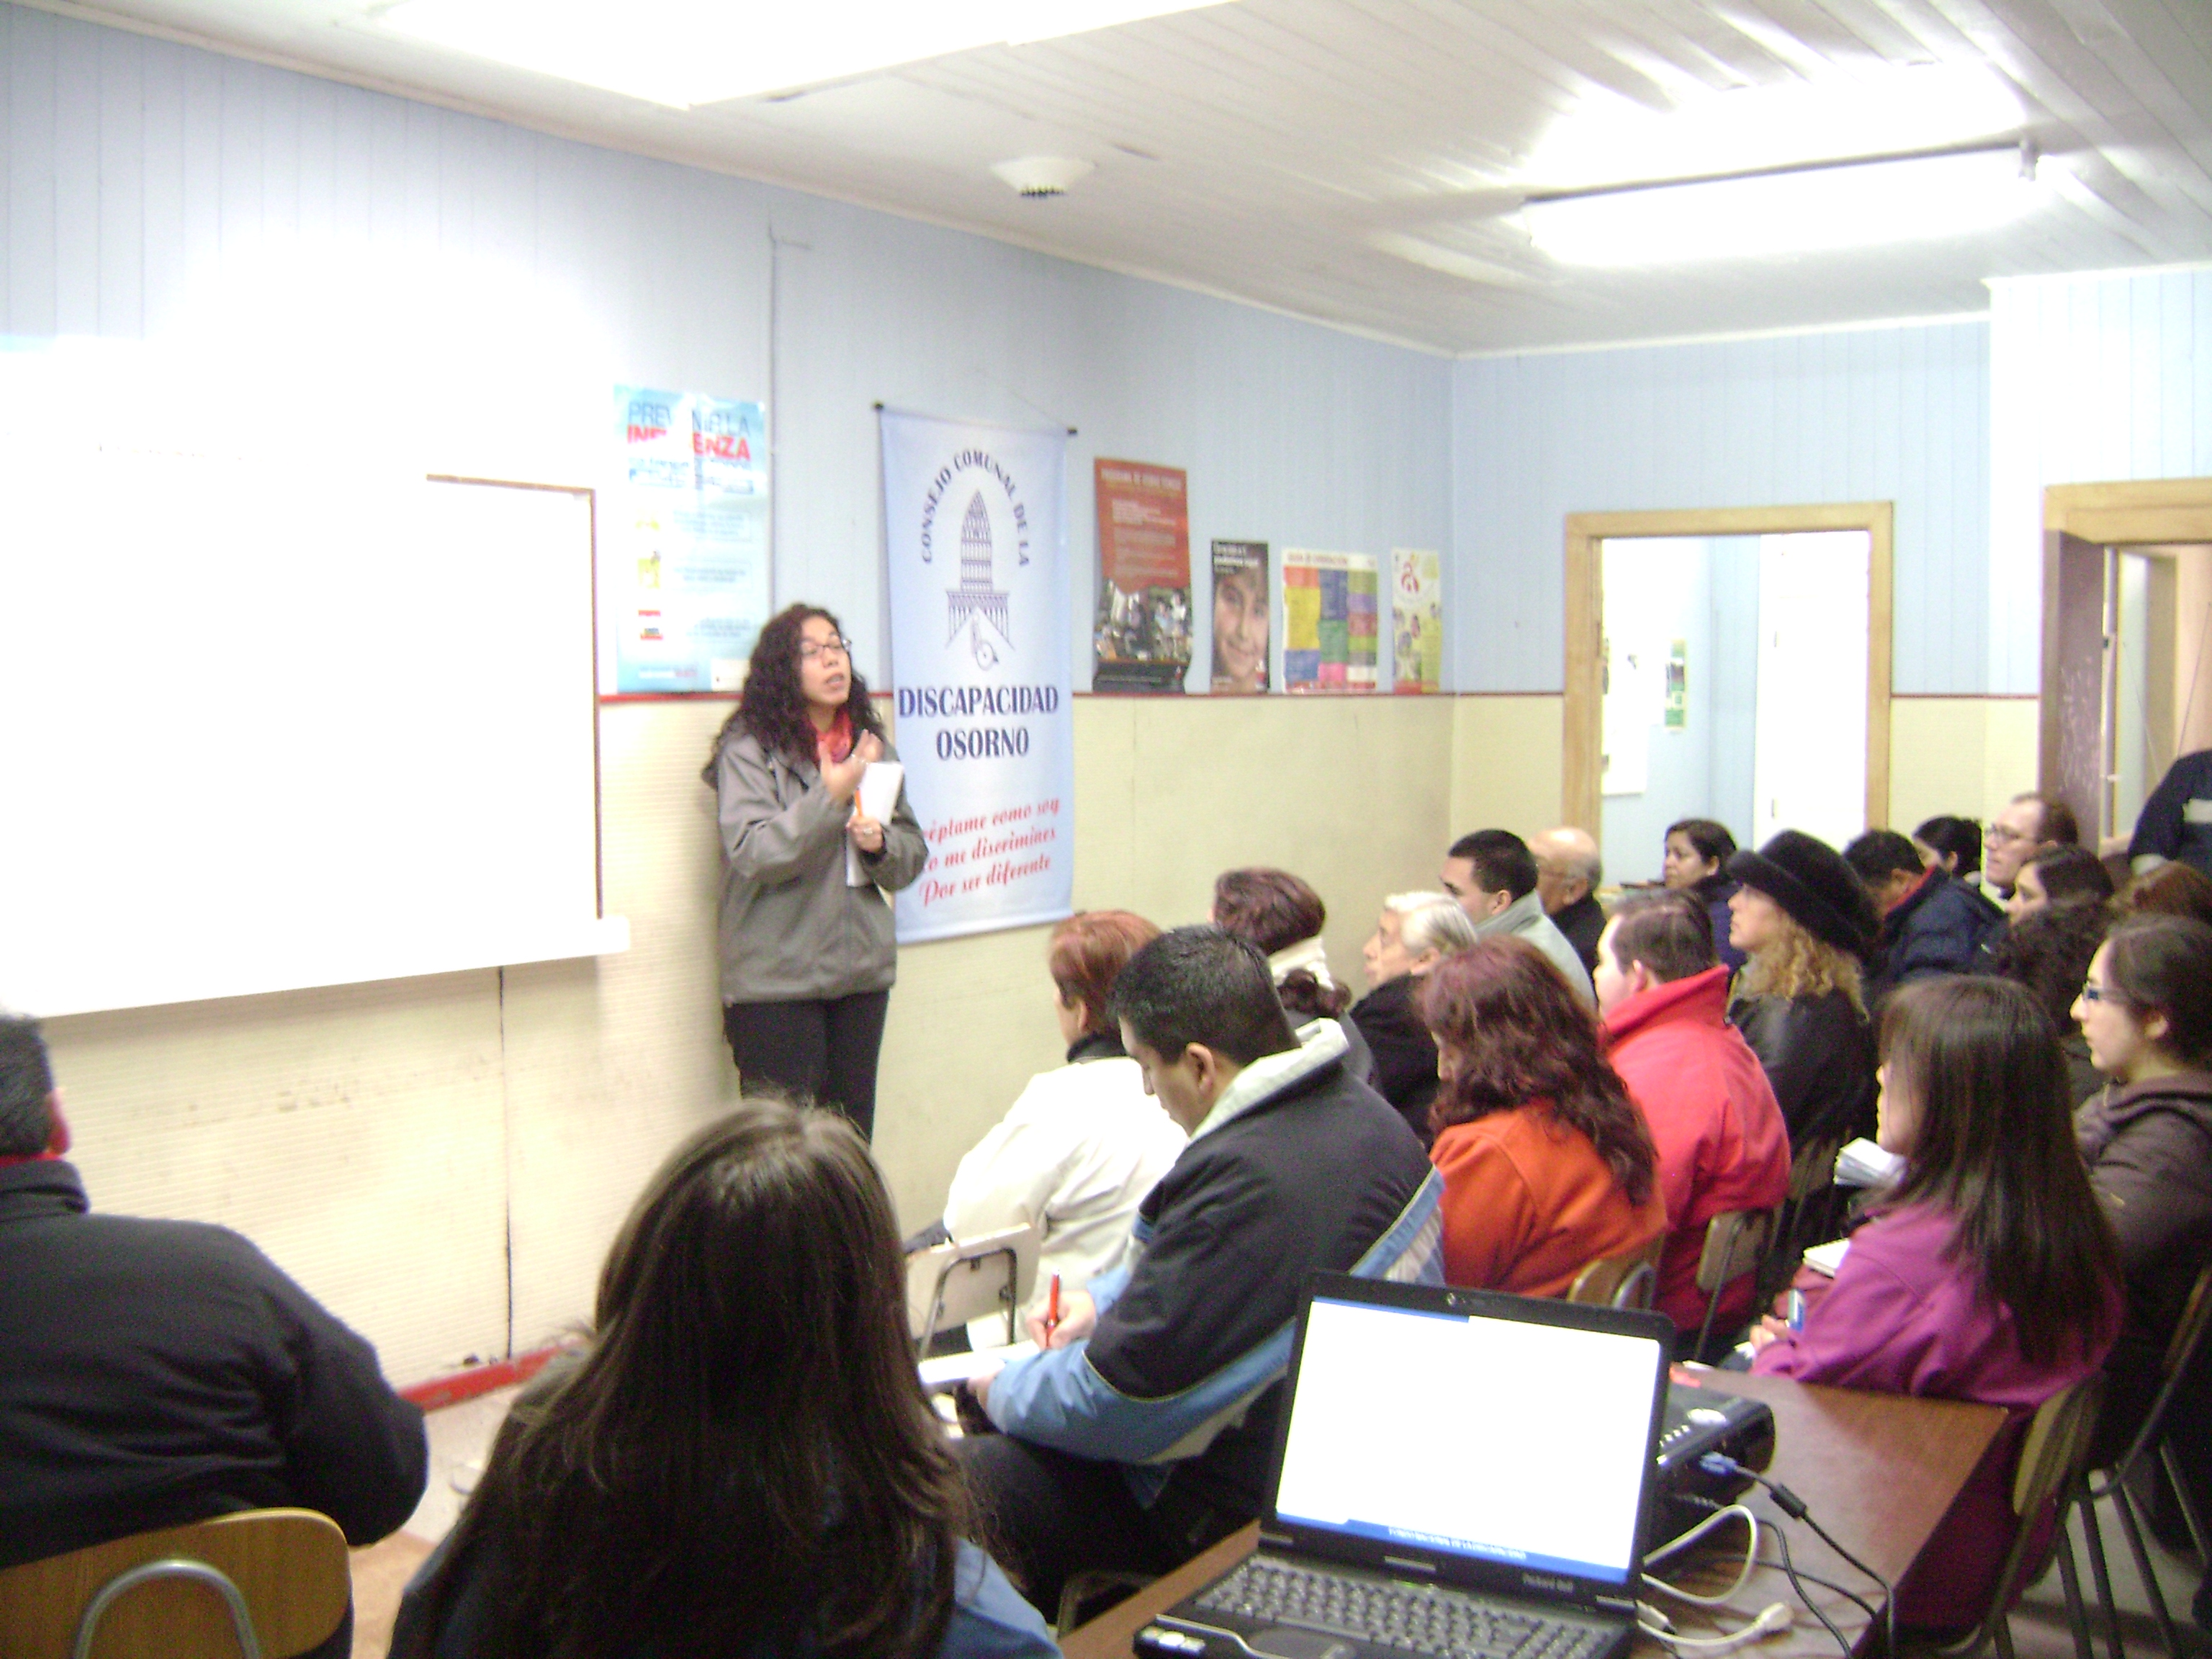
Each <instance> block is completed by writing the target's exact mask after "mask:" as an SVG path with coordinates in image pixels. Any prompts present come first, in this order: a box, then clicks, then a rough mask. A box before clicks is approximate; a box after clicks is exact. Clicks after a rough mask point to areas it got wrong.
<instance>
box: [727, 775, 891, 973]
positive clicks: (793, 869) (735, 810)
mask: <svg viewBox="0 0 2212 1659" xmlns="http://www.w3.org/2000/svg"><path fill="white" fill-rule="evenodd" d="M897 758H898V751H897V750H895V749H893V748H892V747H891V746H890V744H884V759H885V760H896V759H897ZM714 795H715V805H716V814H715V816H716V817H717V819H718V820H719V821H720V825H721V832H722V833H721V841H722V896H721V903H720V954H721V964H722V1000H723V1001H724V1002H725V1003H732V1002H799V1001H808V1000H814V999H817V998H823V999H826V998H829V997H842V996H850V995H852V994H854V993H855V992H860V991H883V990H888V989H889V988H890V983H891V981H892V980H894V979H895V978H896V977H897V968H896V964H895V962H894V960H893V946H892V943H891V907H890V901H889V900H888V899H886V898H885V897H884V893H886V892H893V893H895V892H896V891H897V890H899V889H900V888H902V887H905V886H907V885H908V884H911V883H912V882H913V880H914V878H915V877H916V876H919V875H920V874H921V866H923V865H924V864H926V863H927V862H928V861H929V844H928V843H927V842H925V841H923V840H922V838H921V824H919V823H916V822H915V816H914V809H913V808H912V807H910V806H909V805H907V798H906V789H905V787H903V786H901V787H900V789H899V798H898V805H897V807H896V809H895V810H894V811H893V812H892V813H891V821H890V823H887V824H885V825H884V849H883V851H882V852H880V853H874V854H862V855H861V858H860V865H861V868H862V869H863V870H865V871H866V872H867V873H868V874H869V875H871V876H872V877H873V878H874V880H873V882H872V883H871V884H868V885H866V886H862V887H848V886H847V885H846V884H845V848H846V845H847V842H846V837H845V822H846V820H847V819H848V818H849V817H852V815H853V809H852V805H851V803H849V802H847V801H838V800H832V799H830V797H829V791H828V790H827V789H825V788H823V787H822V775H821V773H820V772H819V771H818V770H817V769H816V768H815V767H814V766H813V765H812V764H811V763H808V764H806V765H802V766H793V764H792V763H791V762H790V761H788V760H787V759H786V758H785V757H783V756H781V755H769V754H764V753H763V752H762V750H761V746H760V743H759V740H758V739H757V738H754V737H753V736H752V735H751V734H750V732H742V731H741V732H734V733H732V735H731V737H730V738H728V740H727V741H726V742H725V743H724V744H722V747H721V750H720V752H719V753H717V754H716V755H715V757H714Z"/></svg>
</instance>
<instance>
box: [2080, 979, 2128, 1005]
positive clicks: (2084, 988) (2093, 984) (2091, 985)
mask: <svg viewBox="0 0 2212 1659" xmlns="http://www.w3.org/2000/svg"><path fill="white" fill-rule="evenodd" d="M2081 1000H2082V1001H2084V1002H2109V1003H2111V1004H2112V1006H2114V1007H2115V1008H2124V1007H2126V1006H2128V1000H2127V999H2126V998H2125V997H2124V996H2122V995H2121V994H2119V993H2118V992H2117V991H2110V990H2107V989H2106V988H2105V987H2103V986H2101V985H2100V984H2098V983H2097V981H2094V980H2093V979H2092V980H2084V981H2082V984H2081Z"/></svg>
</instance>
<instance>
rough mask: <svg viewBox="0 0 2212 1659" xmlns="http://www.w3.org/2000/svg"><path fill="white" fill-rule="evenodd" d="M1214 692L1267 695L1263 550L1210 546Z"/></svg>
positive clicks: (1253, 545)
mask: <svg viewBox="0 0 2212 1659" xmlns="http://www.w3.org/2000/svg"><path fill="white" fill-rule="evenodd" d="M1213 689H1214V690H1216V691H1218V692H1238V693H1241V692H1256V691H1265V690H1267V543H1265V542H1216V543H1214V544H1213Z"/></svg>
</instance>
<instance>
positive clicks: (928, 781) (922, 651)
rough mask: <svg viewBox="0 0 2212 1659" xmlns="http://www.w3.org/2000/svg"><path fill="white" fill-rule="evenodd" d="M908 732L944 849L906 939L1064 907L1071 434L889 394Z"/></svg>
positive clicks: (888, 476) (901, 683)
mask: <svg viewBox="0 0 2212 1659" xmlns="http://www.w3.org/2000/svg"><path fill="white" fill-rule="evenodd" d="M882 422H883V444H884V541H885V544H886V545H885V549H884V551H885V555H886V557H887V559H888V562H889V563H890V624H891V679H892V684H893V687H894V703H893V707H894V708H895V710H896V717H897V724H896V726H895V727H894V728H893V734H894V736H895V737H896V740H897V744H898V752H899V758H900V759H901V760H902V762H903V763H905V765H906V786H907V800H908V805H911V806H912V807H913V808H914V812H915V817H918V818H920V819H921V829H922V834H923V836H925V838H927V841H928V842H929V863H928V865H927V866H926V867H925V868H924V869H923V871H922V874H921V879H920V880H918V881H916V882H915V884H913V885H912V886H910V887H908V888H907V889H906V890H904V891H903V892H902V893H900V894H899V896H898V899H897V905H898V937H899V939H900V941H901V942H902V943H913V942H915V941H918V940H921V939H950V938H952V937H954V936H955V935H957V934H961V933H988V932H991V931H993V930H994V929H997V928H1001V927H1030V926H1032V925H1033V924H1035V923H1037V922H1041V921H1057V920H1059V919H1060V917H1062V916H1065V915H1067V914H1068V913H1069V909H1070V908H1071V907H1070V899H1071V896H1072V895H1073V891H1074V878H1075V864H1074V849H1075V801H1074V783H1075V762H1074V752H1075V744H1074V728H1073V711H1072V706H1071V704H1070V702H1069V698H1068V693H1069V690H1070V686H1069V678H1070V676H1071V673H1072V671H1073V655H1074V653H1073V650H1072V648H1071V646H1070V641H1069V639H1068V631H1067V624H1068V609H1069V603H1070V601H1069V597H1068V587H1069V583H1068V571H1067V537H1066V520H1065V518H1064V515H1063V510H1062V504H1063V502H1064V501H1066V466H1067V460H1066V455H1067V439H1066V435H1065V434H1064V433H1059V432H1026V431H1021V430H1018V429H1016V428H1010V427H999V426H983V425H977V424H973V423H969V422H956V421H941V420H935V419H933V418H931V417H930V416H926V415H907V414H901V413H899V412H897V411H896V410H884V411H883V415H882Z"/></svg>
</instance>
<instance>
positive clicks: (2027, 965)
mask: <svg viewBox="0 0 2212 1659" xmlns="http://www.w3.org/2000/svg"><path fill="white" fill-rule="evenodd" d="M2111 931H2112V911H2111V909H2110V908H2109V907H2107V906H2106V905H2105V904H2103V903H2101V902H2099V901H2098V900H2096V899H2093V898H2069V899H2054V900H2052V901H2051V902H2050V903H2049V904H2046V905H2045V906H2044V907H2043V908H2041V909H2040V910H2034V911H2031V912H2030V913H2029V914H2027V915H2024V916H2022V917H2021V919H2020V920H2019V921H2015V922H2014V923H2013V924H2012V925H2011V926H2010V927H2007V928H2006V929H2005V930H2004V932H2003V933H2001V934H2000V935H1999V936H1998V938H1997V941H1996V945H1995V947H1994V948H1993V949H1992V950H1991V951H1990V970H1991V972H1993V973H1994V974H1995V975H1996V976H1997V977H1998V978H1999V979H2008V980H2010V981H2012V982H2013V983H2014V984H2015V985H2019V986H2024V987H2026V988H2027V994H2029V995H2030V996H2032V997H2033V998H2034V999H2035V1002H2036V1006H2038V1007H2039V1008H2041V1009H2042V1010H2043V1012H2044V1014H2045V1017H2046V1018H2049V1020H2050V1021H2051V1028H2052V1029H2053V1030H2058V1031H2070V1030H2073V1029H2074V1016H2073V1015H2072V1014H2071V1013H2070V1012H2068V1011H2069V1009H2071V1008H2072V1007H2073V1006H2074V999H2075V998H2076V997H2078V996H2079V995H2081V981H2083V980H2085V979H2087V977H2088V976H2089V958H2090V957H2093V956H2095V955H2096V954H2097V947H2098V946H2099V945H2102V944H2103V943H2104V942H2105V935H2106V933H2110V932H2111Z"/></svg>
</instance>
